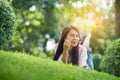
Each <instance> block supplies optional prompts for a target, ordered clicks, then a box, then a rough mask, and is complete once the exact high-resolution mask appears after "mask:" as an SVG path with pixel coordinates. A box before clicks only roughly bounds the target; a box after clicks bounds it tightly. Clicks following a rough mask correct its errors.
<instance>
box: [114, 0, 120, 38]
mask: <svg viewBox="0 0 120 80" xmlns="http://www.w3.org/2000/svg"><path fill="white" fill-rule="evenodd" d="M119 6H120V0H115V11H116V12H115V23H116V37H117V38H120V8H119Z"/></svg>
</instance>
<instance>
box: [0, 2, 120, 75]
mask: <svg viewBox="0 0 120 80" xmlns="http://www.w3.org/2000/svg"><path fill="white" fill-rule="evenodd" d="M0 2H1V3H0V4H2V3H3V4H4V3H6V4H5V6H4V8H6V9H7V8H8V7H6V6H7V5H8V6H9V7H10V9H11V10H12V11H13V13H12V11H11V12H9V14H11V15H10V16H12V18H10V20H11V21H12V20H13V23H9V22H7V23H6V24H8V23H9V24H8V25H9V26H10V27H13V28H10V31H11V32H10V35H7V37H9V38H6V40H2V39H3V38H2V36H1V37H0V39H1V42H0V45H1V47H0V49H1V50H4V51H13V52H15V51H17V52H20V53H21V52H22V53H23V54H27V55H32V56H35V57H38V58H42V59H52V58H53V55H54V46H55V43H57V42H58V41H59V36H60V33H61V31H62V30H63V28H64V27H65V26H67V25H74V26H76V27H77V28H78V29H79V30H80V31H83V32H86V33H91V34H92V37H91V41H90V46H91V48H92V55H93V61H94V66H95V70H96V71H99V72H101V71H105V72H107V73H110V74H114V75H115V76H118V77H119V76H120V72H119V70H120V62H119V60H120V55H119V53H120V40H119V38H120V8H119V6H120V1H119V0H0ZM0 7H1V6H0ZM8 10H9V9H8ZM1 13H2V10H1ZM10 16H8V17H10ZM0 17H1V16H0ZM3 17H4V16H3ZM4 24H5V22H4ZM4 24H3V23H2V18H1V24H0V26H1V28H0V31H1V32H0V33H1V35H2V32H4V29H3V27H6V26H4ZM2 26H3V27H2ZM5 32H6V34H9V33H8V32H9V30H8V32H7V31H5ZM2 41H3V42H2ZM111 44H112V45H111ZM116 46H117V47H116ZM110 54H111V55H110ZM104 56H106V57H107V58H108V56H110V58H108V59H106V57H105V58H104ZM114 56H115V57H114ZM113 58H116V59H117V60H116V59H113ZM110 59H111V60H110ZM102 60H103V61H102ZM109 60H110V63H111V64H108V65H109V66H108V67H105V66H106V65H107V64H105V63H109ZM105 61H108V62H105ZM113 62H115V63H113ZM111 66H113V67H112V71H109V70H111V68H110V67H111ZM106 68H107V69H108V70H106ZM114 69H117V70H114Z"/></svg>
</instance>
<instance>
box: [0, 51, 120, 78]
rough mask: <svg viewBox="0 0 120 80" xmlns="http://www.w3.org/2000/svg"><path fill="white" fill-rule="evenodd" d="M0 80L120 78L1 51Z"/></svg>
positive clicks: (48, 60)
mask: <svg viewBox="0 0 120 80" xmlns="http://www.w3.org/2000/svg"><path fill="white" fill-rule="evenodd" d="M0 80H120V78H118V77H115V76H113V75H109V74H106V73H102V72H97V71H92V70H87V69H83V68H80V67H77V66H72V65H67V64H63V63H60V62H55V61H52V60H50V59H41V58H38V57H34V56H30V55H26V54H23V53H18V52H6V51H0Z"/></svg>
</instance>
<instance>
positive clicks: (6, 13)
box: [0, 0, 15, 48]
mask: <svg viewBox="0 0 120 80" xmlns="http://www.w3.org/2000/svg"><path fill="white" fill-rule="evenodd" d="M14 22H15V14H14V11H13V8H12V7H11V6H10V3H9V2H7V1H5V0H0V48H3V47H4V46H5V45H6V44H7V43H8V41H9V40H10V38H11V35H12V33H13V30H14Z"/></svg>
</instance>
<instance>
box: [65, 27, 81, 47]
mask: <svg viewBox="0 0 120 80" xmlns="http://www.w3.org/2000/svg"><path fill="white" fill-rule="evenodd" d="M79 39H80V38H79V33H78V32H77V31H76V30H74V29H71V30H70V31H69V32H68V34H67V36H66V38H65V40H69V41H70V43H71V47H75V46H77V45H78V43H79Z"/></svg>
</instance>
